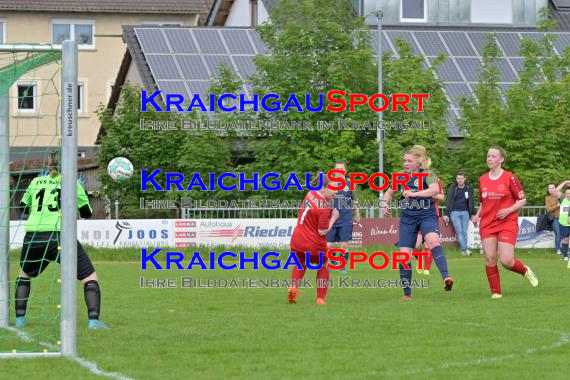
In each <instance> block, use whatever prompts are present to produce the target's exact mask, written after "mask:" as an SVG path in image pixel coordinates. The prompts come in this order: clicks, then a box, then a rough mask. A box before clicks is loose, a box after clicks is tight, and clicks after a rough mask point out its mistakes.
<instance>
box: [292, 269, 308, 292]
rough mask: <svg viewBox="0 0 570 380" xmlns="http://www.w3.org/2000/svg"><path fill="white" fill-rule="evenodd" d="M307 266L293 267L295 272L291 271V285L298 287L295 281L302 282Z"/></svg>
mask: <svg viewBox="0 0 570 380" xmlns="http://www.w3.org/2000/svg"><path fill="white" fill-rule="evenodd" d="M306 271H307V268H303V269H299V268H297V266H295V267H293V272H292V273H291V287H292V288H298V286H297V284H295V283H294V281H297V282H300V280H301V279H302V278H303V276H304V275H305V272H306Z"/></svg>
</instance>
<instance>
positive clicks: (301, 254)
mask: <svg viewBox="0 0 570 380" xmlns="http://www.w3.org/2000/svg"><path fill="white" fill-rule="evenodd" d="M328 184H329V180H328V178H327V177H323V187H322V188H321V190H318V191H310V192H309V194H307V196H306V197H305V199H304V201H303V206H302V207H301V209H300V210H299V216H298V218H297V226H296V227H295V230H294V231H293V236H291V243H290V245H291V252H295V255H296V256H297V258H298V259H299V262H300V263H301V265H302V266H303V269H299V268H297V266H296V265H295V266H294V267H293V272H292V273H291V282H293V281H297V282H298V281H299V280H301V279H302V278H303V276H304V275H305V272H306V270H307V267H306V261H305V260H306V254H307V253H308V254H309V255H310V257H309V259H310V263H311V264H318V263H319V261H320V260H322V265H321V268H320V269H318V270H317V304H325V303H326V302H325V296H326V294H327V290H328V287H327V286H324V287H323V286H319V285H321V284H319V280H321V281H323V280H325V281H327V282H328V281H329V278H330V275H329V273H330V272H329V270H328V268H327V267H326V265H327V256H326V252H327V239H326V234H327V232H328V231H329V230H330V229H331V227H332V225H333V224H334V222H335V221H336V220H337V219H338V217H339V212H338V210H336V209H331V207H330V206H328V207H327V205H328V204H329V202H332V199H333V198H334V196H335V195H336V193H337V192H336V191H335V190H331V189H328V188H327V186H328ZM306 202H310V207H307V208H305V205H306ZM330 204H331V205H332V203H330ZM321 254H322V259H321V258H320V257H319V256H320V255H321ZM297 295H298V288H297V286H296V284H293V285H292V287H290V288H289V292H288V299H289V303H296V302H297Z"/></svg>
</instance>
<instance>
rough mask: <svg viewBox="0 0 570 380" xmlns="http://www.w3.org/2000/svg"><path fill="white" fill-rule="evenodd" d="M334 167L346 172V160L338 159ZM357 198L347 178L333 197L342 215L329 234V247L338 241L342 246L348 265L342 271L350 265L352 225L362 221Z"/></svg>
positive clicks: (334, 204) (334, 205) (336, 207)
mask: <svg viewBox="0 0 570 380" xmlns="http://www.w3.org/2000/svg"><path fill="white" fill-rule="evenodd" d="M334 168H335V169H338V170H344V171H345V172H346V162H345V161H343V160H338V161H336V162H335V165H334ZM345 179H346V178H345ZM357 200H358V199H357V197H356V190H352V191H351V190H350V181H349V180H348V179H346V186H345V187H344V189H342V190H340V191H338V192H337V193H336V195H335V197H334V199H333V207H334V208H335V209H337V210H338V212H339V215H340V216H339V218H338V219H337V221H336V222H335V223H334V225H333V227H332V228H331V230H330V231H329V233H328V234H327V247H328V249H331V248H332V247H333V245H335V244H337V243H338V244H339V245H340V248H341V249H342V250H344V253H343V254H342V256H343V257H344V258H345V260H346V266H345V267H344V268H342V269H341V270H340V272H341V273H346V268H347V267H348V242H349V241H351V240H352V225H353V224H354V223H360V209H359V208H358V202H353V201H357ZM353 208H354V210H355V214H354V218H353V216H352V209H353Z"/></svg>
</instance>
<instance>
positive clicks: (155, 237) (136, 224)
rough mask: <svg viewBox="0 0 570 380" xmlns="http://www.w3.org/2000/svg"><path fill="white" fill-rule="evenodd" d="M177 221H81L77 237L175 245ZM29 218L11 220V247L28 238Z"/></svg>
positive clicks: (105, 243) (104, 242) (97, 242)
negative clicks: (26, 220) (26, 233)
mask: <svg viewBox="0 0 570 380" xmlns="http://www.w3.org/2000/svg"><path fill="white" fill-rule="evenodd" d="M173 222H174V221H173V220H168V219H129V220H106V219H101V220H78V221H77V240H79V241H80V242H81V244H85V245H91V246H95V247H100V248H122V247H173V246H174V237H173V227H172V224H173ZM24 224H25V221H13V222H10V248H12V249H18V248H20V247H21V246H22V241H23V239H24V235H25V231H24Z"/></svg>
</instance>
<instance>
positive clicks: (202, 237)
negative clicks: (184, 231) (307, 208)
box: [196, 219, 297, 248]
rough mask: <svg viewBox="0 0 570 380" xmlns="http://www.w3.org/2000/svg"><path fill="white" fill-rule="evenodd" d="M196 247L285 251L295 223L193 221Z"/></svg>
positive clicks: (287, 221) (274, 220) (253, 220)
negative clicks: (273, 248) (262, 248)
mask: <svg viewBox="0 0 570 380" xmlns="http://www.w3.org/2000/svg"><path fill="white" fill-rule="evenodd" d="M196 223H197V230H198V243H199V244H200V245H207V246H216V245H225V246H229V247H231V246H240V247H252V248H255V247H275V248H288V247H289V242H290V241H291V235H292V234H293V230H294V229H295V225H296V224H297V219H200V220H196Z"/></svg>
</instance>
